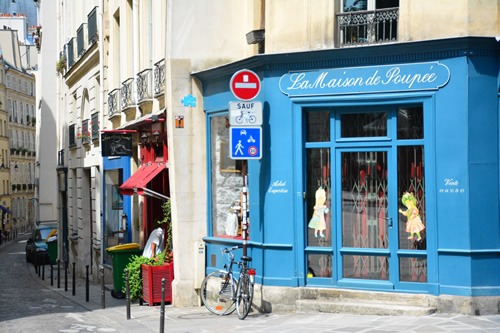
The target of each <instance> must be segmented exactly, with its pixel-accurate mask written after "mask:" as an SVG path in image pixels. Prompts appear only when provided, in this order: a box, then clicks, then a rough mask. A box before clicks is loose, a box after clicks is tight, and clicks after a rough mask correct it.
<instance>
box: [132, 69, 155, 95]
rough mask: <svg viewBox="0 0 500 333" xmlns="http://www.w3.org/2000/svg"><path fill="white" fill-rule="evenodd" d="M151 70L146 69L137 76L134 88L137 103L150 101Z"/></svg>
mask: <svg viewBox="0 0 500 333" xmlns="http://www.w3.org/2000/svg"><path fill="white" fill-rule="evenodd" d="M151 74H152V70H151V68H147V69H145V70H143V71H142V72H140V73H139V74H137V79H136V86H137V98H138V100H139V102H142V101H143V100H146V99H151V98H152V97H153V96H152V90H151Z"/></svg>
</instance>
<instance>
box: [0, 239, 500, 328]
mask: <svg viewBox="0 0 500 333" xmlns="http://www.w3.org/2000/svg"><path fill="white" fill-rule="evenodd" d="M26 238H27V235H19V237H18V238H17V239H14V240H12V241H10V242H8V243H5V244H3V245H1V246H0V281H1V283H0V332H9V333H11V332H75V333H77V332H161V330H160V327H161V322H162V318H163V331H164V332H178V333H196V332H199V333H210V332H214V333H215V332H217V333H226V332H265V333H281V332H286V333H294V332H297V333H299V332H300V333H305V332H311V333H313V332H314V333H320V332H345V333H352V332H405V333H406V332H419V333H422V332H467V333H469V332H470V333H473V332H500V315H496V316H477V317H471V316H463V315H456V314H433V315H429V316H424V317H405V316H372V315H354V314H329V313H297V312H294V313H285V314H274V313H272V314H261V313H256V312H252V313H250V314H249V316H248V317H247V318H246V319H245V320H239V319H238V318H237V316H236V314H232V315H229V316H224V317H219V316H215V315H212V314H211V313H209V312H208V310H206V309H205V308H204V307H202V306H200V307H190V308H175V307H172V306H170V305H168V306H166V308H165V311H164V317H162V315H161V314H162V313H161V307H160V306H151V307H150V306H148V305H139V304H138V303H133V304H132V305H131V307H130V318H131V319H129V320H127V308H126V302H125V300H123V299H115V298H113V297H111V296H110V293H109V290H107V291H106V292H105V293H104V296H105V302H104V305H105V308H104V309H103V308H102V302H101V300H102V299H101V296H102V294H101V286H100V285H99V284H90V287H89V301H88V302H87V301H86V286H85V281H84V280H81V279H77V280H75V291H74V294H75V295H73V288H72V286H73V283H72V281H71V280H70V281H69V282H68V290H67V291H66V290H65V285H64V283H60V286H59V288H58V284H57V280H53V279H52V280H51V279H50V269H49V268H48V267H49V266H46V271H45V275H44V279H42V277H41V276H38V274H37V273H36V272H35V269H34V267H33V265H32V264H29V263H26V260H25V253H24V246H25V241H26ZM55 275H56V274H55ZM53 278H54V277H53ZM51 282H52V283H51ZM60 282H61V281H60ZM109 287H110V286H109Z"/></svg>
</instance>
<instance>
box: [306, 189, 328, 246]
mask: <svg viewBox="0 0 500 333" xmlns="http://www.w3.org/2000/svg"><path fill="white" fill-rule="evenodd" d="M325 202H326V192H325V190H324V189H323V188H321V187H320V188H319V189H318V190H317V191H316V203H315V205H314V212H313V216H312V217H311V220H310V221H309V224H308V227H309V228H311V229H314V236H315V237H318V232H319V235H320V237H325V234H323V231H324V230H326V221H325V214H327V213H328V207H326V206H325Z"/></svg>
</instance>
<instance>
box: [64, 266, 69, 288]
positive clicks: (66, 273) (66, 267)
mask: <svg viewBox="0 0 500 333" xmlns="http://www.w3.org/2000/svg"><path fill="white" fill-rule="evenodd" d="M64 291H68V262H67V261H65V262H64Z"/></svg>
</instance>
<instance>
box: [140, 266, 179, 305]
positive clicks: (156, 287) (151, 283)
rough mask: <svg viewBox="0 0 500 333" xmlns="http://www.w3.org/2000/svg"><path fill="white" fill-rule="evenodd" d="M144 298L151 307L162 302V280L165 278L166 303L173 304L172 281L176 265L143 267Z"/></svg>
mask: <svg viewBox="0 0 500 333" xmlns="http://www.w3.org/2000/svg"><path fill="white" fill-rule="evenodd" d="M141 271H142V298H143V300H144V302H146V303H148V304H149V306H153V305H154V304H155V303H160V302H161V294H162V293H161V280H162V279H163V278H165V302H170V303H171V302H172V281H173V280H174V264H173V263H169V264H164V265H160V266H150V265H144V264H143V265H141Z"/></svg>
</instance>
